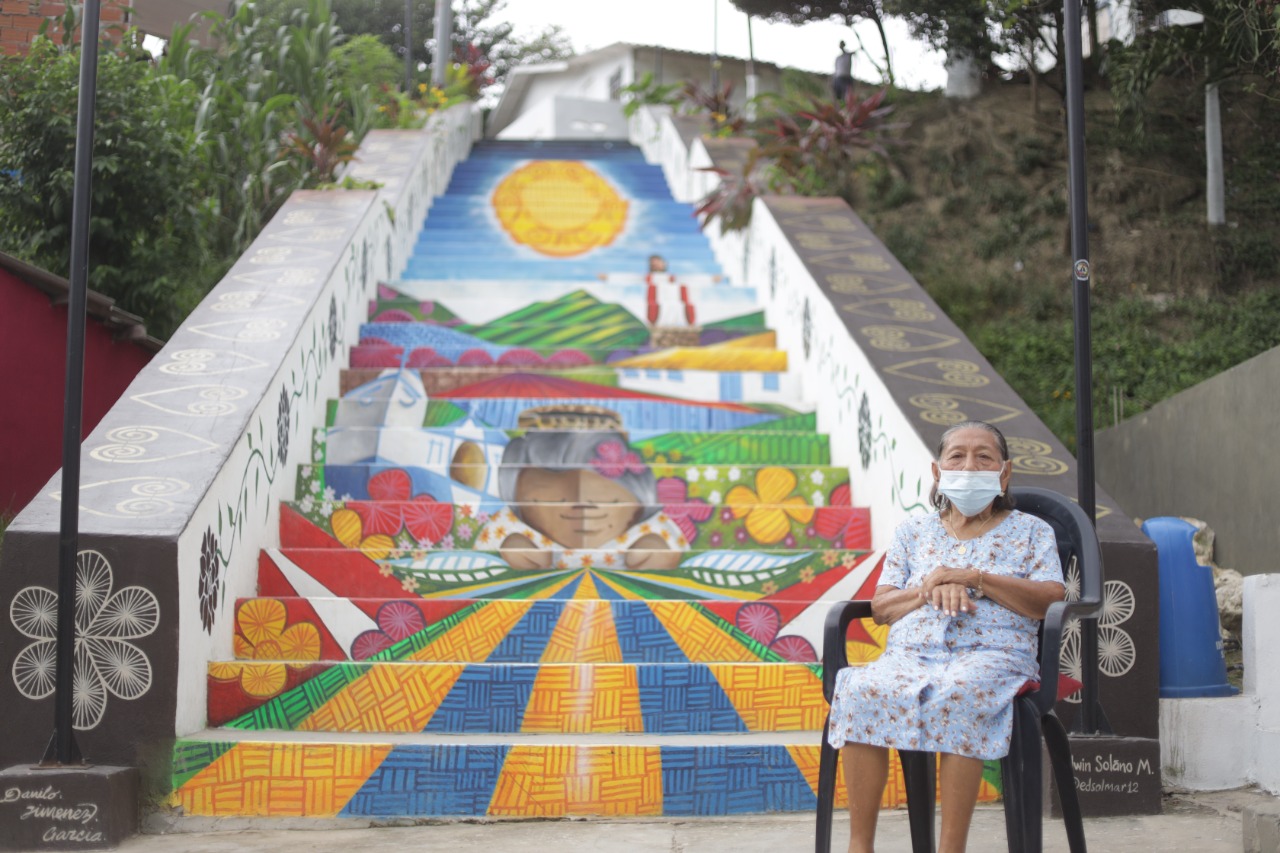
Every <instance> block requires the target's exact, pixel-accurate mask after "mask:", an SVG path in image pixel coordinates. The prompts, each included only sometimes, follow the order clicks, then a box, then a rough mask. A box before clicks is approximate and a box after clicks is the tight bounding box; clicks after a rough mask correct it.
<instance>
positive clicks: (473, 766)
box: [169, 729, 821, 818]
mask: <svg viewBox="0 0 1280 853" xmlns="http://www.w3.org/2000/svg"><path fill="white" fill-rule="evenodd" d="M820 737H821V735H820V733H819V732H816V731H814V732H795V733H785V734H779V733H768V734H756V735H752V734H740V735H704V734H699V735H649V734H646V735H628V736H618V735H613V736H610V735H576V736H574V735H530V734H523V733H522V734H510V735H488V736H480V735H470V736H467V742H460V738H459V737H458V736H453V735H431V734H423V733H417V734H411V735H409V734H406V735H388V734H382V733H379V734H369V735H357V734H342V735H333V734H328V733H317V734H308V733H281V732H273V731H268V732H241V731H236V730H232V729H216V730H207V731H203V732H199V733H197V734H195V735H192V736H189V737H185V738H182V739H180V740H178V741H177V742H176V743H175V744H174V751H173V774H174V776H173V778H174V782H175V788H176V790H175V793H174V794H173V795H172V796H171V798H170V800H169V802H170V805H172V806H174V807H176V808H180V809H181V810H182V812H183V814H185V815H190V816H209V817H233V816H240V817H244V816H257V815H272V816H274V817H306V818H318V817H361V816H377V817H380V818H429V817H521V818H529V817H542V818H555V817H568V816H590V815H595V816H645V815H648V816H661V815H666V816H688V817H693V816H711V815H729V814H744V813H760V812H803V811H812V810H813V809H814V807H815V805H816V795H815V791H816V788H817V767H818V752H819V743H820Z"/></svg>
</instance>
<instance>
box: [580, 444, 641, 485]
mask: <svg viewBox="0 0 1280 853" xmlns="http://www.w3.org/2000/svg"><path fill="white" fill-rule="evenodd" d="M591 467H593V468H595V469H596V470H597V471H599V472H600V473H601V474H602V475H603V476H605V477H608V478H609V479H610V480H616V479H617V478H619V477H621V476H622V475H623V474H625V473H626V472H628V471H630V472H631V473H632V474H643V473H644V471H645V466H644V462H643V461H642V460H641V459H640V457H639V456H637V455H636V454H635V453H632V452H631V451H629V450H627V448H626V446H625V445H624V444H623V443H622V442H620V441H606V442H604V443H602V444H601V445H600V446H599V447H597V448H596V458H595V459H592V460H591Z"/></svg>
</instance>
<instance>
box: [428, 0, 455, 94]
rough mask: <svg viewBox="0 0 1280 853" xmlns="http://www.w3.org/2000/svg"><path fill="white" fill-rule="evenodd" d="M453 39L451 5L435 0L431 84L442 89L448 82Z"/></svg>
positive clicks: (447, 0) (442, 0)
mask: <svg viewBox="0 0 1280 853" xmlns="http://www.w3.org/2000/svg"><path fill="white" fill-rule="evenodd" d="M452 41H453V7H451V6H450V5H449V0H436V57H435V61H434V62H433V63H432V65H431V85H433V86H435V87H437V88H440V89H443V88H444V87H445V86H446V85H448V83H449V77H448V71H449V55H450V52H451V51H450V49H449V47H450V44H451V43H452Z"/></svg>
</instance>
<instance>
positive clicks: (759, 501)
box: [725, 467, 813, 545]
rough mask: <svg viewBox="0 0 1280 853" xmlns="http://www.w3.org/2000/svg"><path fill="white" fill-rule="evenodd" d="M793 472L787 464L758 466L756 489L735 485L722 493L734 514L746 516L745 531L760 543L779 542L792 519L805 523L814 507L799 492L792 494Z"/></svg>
mask: <svg viewBox="0 0 1280 853" xmlns="http://www.w3.org/2000/svg"><path fill="white" fill-rule="evenodd" d="M795 487H796V475H795V474H793V473H791V472H790V471H789V470H787V469H786V468H778V467H770V468H761V469H760V472H759V473H758V474H756V488H755V491H752V490H751V489H749V488H747V487H746V486H734V487H733V488H732V489H730V490H729V494H728V495H727V496H726V497H725V500H726V502H727V503H728V504H729V507H730V509H731V510H732V511H733V517H734V518H742V517H743V516H746V518H747V524H746V526H747V533H750V534H751V538H752V539H754V540H756V541H757V542H759V543H761V544H763V545H773V544H776V543H778V542H781V541H782V540H783V538H785V537H786V535H787V533H789V532H790V531H791V521H790V520H789V519H795V520H796V521H798V522H800V523H801V524H808V523H809V521H810V520H811V519H812V518H813V507H811V506H809V505H808V504H807V503H805V502H804V498H802V497H800V496H799V495H792V494H791V492H792V491H794V490H795Z"/></svg>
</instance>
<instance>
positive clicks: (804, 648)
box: [769, 634, 818, 663]
mask: <svg viewBox="0 0 1280 853" xmlns="http://www.w3.org/2000/svg"><path fill="white" fill-rule="evenodd" d="M769 648H771V649H773V650H774V651H775V652H777V653H778V654H779V655H781V656H782V657H783V658H784V659H785V660H789V661H791V662H792V663H816V662H817V660H818V653H817V652H815V651H814V650H813V643H810V642H809V641H808V640H806V639H805V638H804V637H798V636H796V635H795V634H791V635H789V636H786V637H779V638H778V639H777V640H775V641H774V643H773V645H771V646H770V647H769Z"/></svg>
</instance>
